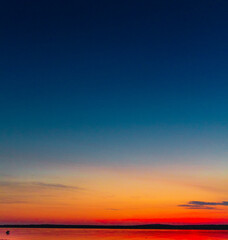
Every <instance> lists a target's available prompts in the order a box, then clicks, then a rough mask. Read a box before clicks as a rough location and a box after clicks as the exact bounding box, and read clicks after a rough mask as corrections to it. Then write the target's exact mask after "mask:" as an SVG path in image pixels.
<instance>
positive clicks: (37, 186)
mask: <svg viewBox="0 0 228 240" xmlns="http://www.w3.org/2000/svg"><path fill="white" fill-rule="evenodd" d="M0 187H2V188H8V189H15V188H16V189H20V188H33V189H39V190H42V189H44V190H45V189H56V190H58V189H65V190H83V188H81V187H78V186H70V185H64V184H59V183H45V182H11V181H0Z"/></svg>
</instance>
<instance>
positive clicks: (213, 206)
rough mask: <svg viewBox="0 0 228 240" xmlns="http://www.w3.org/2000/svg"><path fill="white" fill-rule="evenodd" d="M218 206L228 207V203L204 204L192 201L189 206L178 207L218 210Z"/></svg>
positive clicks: (181, 205)
mask: <svg viewBox="0 0 228 240" xmlns="http://www.w3.org/2000/svg"><path fill="white" fill-rule="evenodd" d="M216 206H228V201H222V202H203V201H190V202H188V203H187V204H180V205H178V207H183V208H187V209H209V210H210V209H217V208H216Z"/></svg>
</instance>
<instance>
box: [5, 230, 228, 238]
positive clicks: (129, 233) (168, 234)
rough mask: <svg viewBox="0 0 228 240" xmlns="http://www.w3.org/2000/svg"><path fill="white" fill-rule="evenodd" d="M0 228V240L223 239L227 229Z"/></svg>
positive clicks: (226, 234)
mask: <svg viewBox="0 0 228 240" xmlns="http://www.w3.org/2000/svg"><path fill="white" fill-rule="evenodd" d="M6 230H7V229H0V240H60V239H61V240H62V239H64V240H105V239H106V240H130V239H132V240H142V239H147V240H161V239H166V240H168V239H170V240H180V239H182V240H190V239H191V240H224V239H228V231H216V230H215V231H214V230H213V231H212V230H211V231H208V230H106V229H105V230H104V229H11V230H10V232H11V234H10V235H8V236H7V235H6V234H5V232H6Z"/></svg>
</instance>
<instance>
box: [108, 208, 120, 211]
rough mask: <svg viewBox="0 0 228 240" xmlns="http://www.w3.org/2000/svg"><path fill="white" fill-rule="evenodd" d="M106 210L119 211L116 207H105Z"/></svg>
mask: <svg viewBox="0 0 228 240" xmlns="http://www.w3.org/2000/svg"><path fill="white" fill-rule="evenodd" d="M106 210H109V211H120V209H118V208H107V209H106Z"/></svg>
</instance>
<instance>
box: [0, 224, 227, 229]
mask: <svg viewBox="0 0 228 240" xmlns="http://www.w3.org/2000/svg"><path fill="white" fill-rule="evenodd" d="M0 228H59V229H63V228H65V229H67V228H68V229H78V228H81V229H167V230H228V225H221V224H217V225H216V224H211V225H205V224H202V225H171V224H146V225H63V224H61V225H59V224H28V225H13V224H12V225H0Z"/></svg>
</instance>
